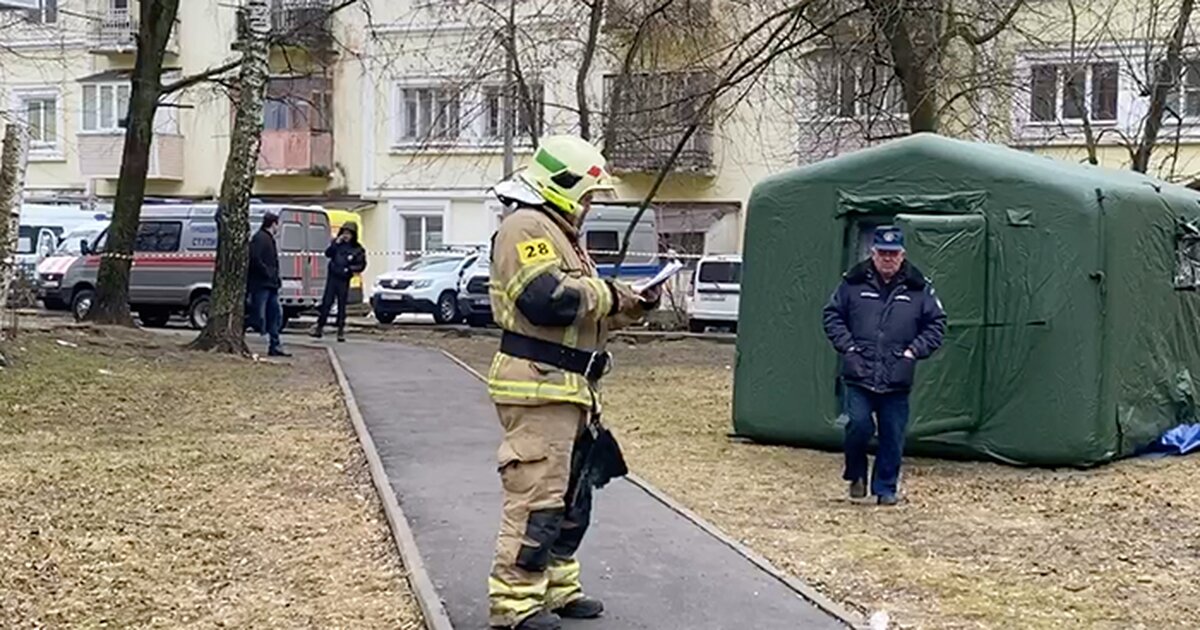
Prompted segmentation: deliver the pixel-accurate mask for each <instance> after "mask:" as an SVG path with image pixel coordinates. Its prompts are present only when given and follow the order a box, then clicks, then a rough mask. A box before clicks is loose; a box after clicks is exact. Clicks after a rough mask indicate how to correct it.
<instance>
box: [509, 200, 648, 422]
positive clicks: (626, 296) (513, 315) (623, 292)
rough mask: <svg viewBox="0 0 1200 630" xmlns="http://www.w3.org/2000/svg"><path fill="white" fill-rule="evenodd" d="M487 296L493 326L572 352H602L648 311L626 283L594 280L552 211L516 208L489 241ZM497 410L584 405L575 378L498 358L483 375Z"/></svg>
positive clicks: (583, 389) (587, 397) (589, 394)
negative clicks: (614, 335)
mask: <svg viewBox="0 0 1200 630" xmlns="http://www.w3.org/2000/svg"><path fill="white" fill-rule="evenodd" d="M491 256H492V260H491V269H490V276H491V277H490V282H489V295H490V298H491V304H492V314H493V318H494V319H495V321H496V323H497V325H499V326H500V328H502V329H504V330H505V331H511V332H514V333H518V334H520V335H524V336H527V337H533V338H535V339H540V340H542V341H547V342H551V343H555V344H559V345H563V346H567V347H569V348H573V349H576V350H598V349H602V348H603V347H604V346H605V343H606V342H607V338H608V335H609V332H610V331H613V330H616V329H619V328H621V327H623V326H627V325H629V324H631V323H633V322H635V321H637V320H639V319H641V318H642V317H643V316H644V315H645V310H646V309H647V308H650V306H649V305H646V304H645V303H644V302H642V300H641V299H640V298H639V296H638V294H637V293H635V292H634V291H633V289H631V288H630V287H629V286H628V285H626V284H624V283H620V282H616V281H608V280H604V279H601V278H600V276H599V274H598V273H597V272H596V266H595V264H594V263H593V262H592V260H591V258H589V257H588V255H587V253H586V252H585V251H584V249H583V247H582V246H581V244H580V243H579V230H578V228H577V227H575V226H574V225H573V224H571V223H570V222H568V220H567V219H566V218H565V217H562V216H561V215H559V214H558V213H557V212H554V211H551V210H545V209H541V208H530V207H522V208H519V209H517V210H515V211H514V212H513V213H512V214H511V215H509V216H508V217H506V218H505V219H504V221H503V223H501V225H500V229H499V231H498V232H497V233H496V234H495V236H494V237H493V242H492V251H491ZM488 390H489V392H490V393H491V396H492V399H493V401H494V402H496V403H497V404H509V405H543V404H549V403H556V402H566V403H575V404H579V405H584V406H590V405H592V404H593V403H594V402H598V401H594V400H593V394H595V395H597V396H598V395H599V394H598V392H594V391H593V389H592V388H591V387H590V386H589V383H588V382H587V379H585V378H584V377H583V375H581V374H576V373H573V372H568V371H565V370H562V369H559V368H557V367H555V366H552V365H548V364H545V363H539V362H534V361H529V360H526V359H522V358H518V357H513V356H509V355H506V354H504V352H498V353H497V354H496V356H495V358H494V360H493V361H492V367H491V370H490V372H489V374H488Z"/></svg>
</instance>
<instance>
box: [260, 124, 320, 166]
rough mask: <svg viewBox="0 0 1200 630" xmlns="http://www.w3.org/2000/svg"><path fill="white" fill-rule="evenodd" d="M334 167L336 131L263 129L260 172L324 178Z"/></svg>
mask: <svg viewBox="0 0 1200 630" xmlns="http://www.w3.org/2000/svg"><path fill="white" fill-rule="evenodd" d="M332 170H333V134H331V133H329V132H319V131H307V130H293V129H278V130H264V131H263V134H262V149H261V150H260V151H259V154H258V174H259V175H313V176H316V177H324V176H325V175H328V174H329V173H330V172H332Z"/></svg>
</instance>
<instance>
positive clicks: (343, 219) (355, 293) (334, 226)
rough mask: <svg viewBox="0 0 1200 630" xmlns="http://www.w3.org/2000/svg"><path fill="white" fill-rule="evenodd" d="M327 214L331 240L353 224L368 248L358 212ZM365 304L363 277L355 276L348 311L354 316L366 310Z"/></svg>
mask: <svg viewBox="0 0 1200 630" xmlns="http://www.w3.org/2000/svg"><path fill="white" fill-rule="evenodd" d="M325 214H326V215H328V216H329V230H330V238H335V237H336V236H337V233H338V230H340V229H342V226H343V225H345V224H346V223H353V224H354V225H355V227H357V228H358V242H359V243H360V244H362V246H363V247H366V241H365V240H364V239H363V225H362V218H361V217H359V216H358V213H357V212H350V211H349V210H329V209H326V210H325ZM365 308H366V307H365V305H364V304H363V285H362V275H357V276H354V277H353V278H351V279H350V296H349V297H348V298H346V311H347V312H348V313H351V314H353V313H354V311H355V310H356V309H365Z"/></svg>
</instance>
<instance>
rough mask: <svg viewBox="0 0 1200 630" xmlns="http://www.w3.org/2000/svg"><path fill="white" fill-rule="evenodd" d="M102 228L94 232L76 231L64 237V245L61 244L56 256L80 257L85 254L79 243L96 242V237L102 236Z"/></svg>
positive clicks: (56, 250) (93, 230)
mask: <svg viewBox="0 0 1200 630" xmlns="http://www.w3.org/2000/svg"><path fill="white" fill-rule="evenodd" d="M100 231H101V228H95V229H92V230H74V231H72V232H69V233H68V234H67V235H66V236H64V237H63V240H62V243H59V245H58V248H57V249H55V250H54V255H55V256H78V255H80V254H82V253H83V252H82V251H80V249H79V241H81V240H85V239H86V240H87V242H89V243H91V242H92V241H94V240H96V236H98V235H99V234H100Z"/></svg>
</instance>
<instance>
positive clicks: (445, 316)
mask: <svg viewBox="0 0 1200 630" xmlns="http://www.w3.org/2000/svg"><path fill="white" fill-rule="evenodd" d="M460 319H461V318H460V317H459V315H458V300H457V299H456V298H455V297H454V294H453V293H451V292H450V291H446V292H445V293H442V294H441V295H440V296H439V297H438V301H437V310H436V311H434V312H433V321H435V322H437V323H439V324H457V323H458V321H459V320H460Z"/></svg>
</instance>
